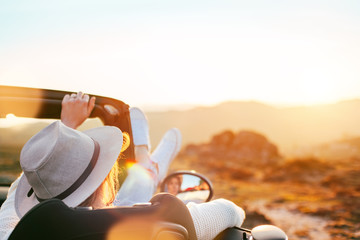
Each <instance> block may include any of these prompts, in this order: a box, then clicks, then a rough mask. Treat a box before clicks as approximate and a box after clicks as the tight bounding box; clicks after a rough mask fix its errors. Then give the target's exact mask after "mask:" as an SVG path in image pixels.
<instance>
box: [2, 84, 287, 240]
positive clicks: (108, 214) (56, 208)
mask: <svg viewBox="0 0 360 240" xmlns="http://www.w3.org/2000/svg"><path fill="white" fill-rule="evenodd" d="M69 93H73V92H67V91H57V90H49V89H35V88H25V87H11V86H1V85H0V207H1V204H2V203H3V202H4V201H5V199H6V196H7V192H8V189H9V186H10V184H11V183H12V182H13V181H14V180H15V179H16V178H17V177H18V176H19V174H20V173H21V168H20V164H19V159H20V152H21V149H22V147H23V145H24V144H25V143H26V142H27V141H28V140H29V139H30V138H31V137H32V136H33V135H34V134H36V133H37V132H39V131H40V130H41V129H42V128H44V127H46V126H47V125H48V124H50V123H51V122H53V121H55V120H56V119H59V118H60V113H61V102H62V99H63V97H64V95H66V94H69ZM101 125H110V126H115V127H118V128H120V129H121V130H122V132H127V133H128V135H129V137H130V145H129V147H128V148H127V150H126V151H125V152H124V157H123V158H121V159H120V160H119V161H120V162H119V165H120V167H121V168H122V170H123V171H122V172H123V173H124V174H122V175H121V176H119V179H120V182H122V181H124V180H125V177H126V165H127V164H126V163H127V162H133V161H134V159H135V157H134V144H133V141H132V130H131V122H130V114H129V105H127V104H126V103H124V102H122V101H120V100H116V99H113V98H108V97H102V96H96V102H95V108H94V110H93V111H92V114H91V116H90V118H89V119H87V120H86V121H85V122H84V123H83V124H82V125H81V126H80V127H79V130H85V129H88V128H93V127H97V126H101ZM179 176H180V178H181V179H182V180H183V181H182V182H183V183H184V187H183V188H182V192H181V193H179V194H177V195H176V196H177V197H174V196H173V195H171V194H168V193H164V194H159V195H156V196H154V197H153V199H152V200H151V203H150V205H149V204H143V205H142V204H137V205H134V206H133V207H124V208H121V207H120V208H119V207H118V208H113V209H97V210H88V209H82V208H69V207H67V206H66V205H65V204H64V203H63V202H62V201H61V200H58V199H50V200H47V201H44V202H41V203H40V204H38V205H36V206H35V207H34V208H32V209H31V210H30V211H29V212H28V213H27V214H26V215H25V216H24V217H23V218H22V219H21V221H20V222H19V223H18V225H17V226H16V228H15V230H14V231H13V232H12V234H11V236H10V238H9V239H10V240H12V239H15V240H17V239H21V240H23V239H59V240H62V239H78V240H90V239H93V240H103V239H107V240H110V239H144V240H167V239H177V240H187V239H189V240H196V239H197V238H196V233H195V228H194V224H193V222H192V218H191V216H190V213H189V211H188V209H187V207H186V206H185V204H184V202H187V201H192V202H197V201H199V202H205V201H209V200H210V199H211V197H212V196H213V189H212V185H211V182H210V181H209V180H208V179H206V177H204V176H202V175H200V174H197V173H194V172H182V171H181V172H176V173H173V174H170V175H169V176H168V177H167V178H166V179H165V180H164V182H163V183H162V186H161V191H167V190H166V188H167V187H168V183H170V181H171V179H173V178H174V177H175V178H176V177H179ZM204 182H205V183H206V184H205V185H203V183H204ZM185 183H186V184H185ZM189 184H190V185H189ZM168 192H169V193H170V191H168ZM160 203H161V204H160ZM86 210H87V211H86ZM128 214H129V215H128ZM135 215H136V216H138V218H136V219H137V220H139V219H140V220H141V219H142V221H140V222H139V221H136V223H135V224H134V221H133V220H134V219H135V218H132V217H133V216H135ZM127 216H132V217H130V218H129V217H127ZM146 219H147V220H146ZM127 220H132V221H130V222H129V221H127ZM231 239H237V240H242V239H255V240H267V239H281V240H283V239H287V237H286V235H285V233H284V232H283V231H282V230H280V229H278V228H276V227H274V226H267V225H265V226H260V227H257V228H254V229H253V230H248V229H243V228H236V227H234V228H229V229H226V230H225V231H223V232H222V233H220V234H219V235H218V236H217V237H216V238H215V240H231Z"/></svg>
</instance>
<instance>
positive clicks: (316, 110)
mask: <svg viewBox="0 0 360 240" xmlns="http://www.w3.org/2000/svg"><path fill="white" fill-rule="evenodd" d="M146 114H147V116H148V119H149V124H150V136H151V140H152V142H153V145H154V146H156V144H157V143H158V142H159V141H160V139H161V136H162V135H163V134H164V133H165V132H166V130H167V129H169V128H171V127H177V128H179V129H180V130H181V132H182V134H183V145H186V144H189V143H201V142H207V141H210V138H211V137H212V136H213V135H214V134H216V133H218V132H222V131H224V130H233V131H239V130H252V131H256V132H259V133H262V134H264V135H265V136H266V137H267V138H268V139H269V140H270V141H272V142H273V143H275V144H276V145H277V146H279V148H280V152H289V151H292V150H295V149H297V148H298V147H303V146H310V145H314V144H321V143H325V142H329V141H334V140H339V139H343V138H346V137H354V136H360V100H350V101H343V102H339V103H336V104H327V105H316V106H304V107H289V108H276V107H272V106H269V105H265V104H262V103H258V102H224V103H222V104H219V105H216V106H213V107H197V108H194V109H191V110H187V111H168V112H147V113H146Z"/></svg>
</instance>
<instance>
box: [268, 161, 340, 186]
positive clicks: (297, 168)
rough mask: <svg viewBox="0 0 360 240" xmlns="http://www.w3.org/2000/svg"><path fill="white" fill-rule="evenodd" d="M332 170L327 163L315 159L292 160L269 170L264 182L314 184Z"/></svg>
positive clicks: (330, 165)
mask: <svg viewBox="0 0 360 240" xmlns="http://www.w3.org/2000/svg"><path fill="white" fill-rule="evenodd" d="M333 169H334V167H333V166H332V164H330V163H329V162H326V161H321V160H319V159H316V158H312V157H310V158H300V159H293V160H288V161H285V162H284V163H283V164H280V165H278V166H277V167H276V168H271V169H270V170H269V171H268V172H267V174H266V177H265V178H264V180H266V181H274V182H278V181H293V182H300V183H315V182H319V181H321V180H322V179H323V178H324V177H326V176H327V175H328V174H329V173H330V172H331V171H332V170H333Z"/></svg>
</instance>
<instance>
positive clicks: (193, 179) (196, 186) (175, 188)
mask: <svg viewBox="0 0 360 240" xmlns="http://www.w3.org/2000/svg"><path fill="white" fill-rule="evenodd" d="M160 191H161V192H168V193H170V194H173V195H174V196H176V197H178V198H179V199H180V200H182V201H183V202H184V203H185V204H186V203H188V202H195V203H202V202H208V201H210V200H211V198H212V196H213V195H214V190H213V187H212V184H211V182H210V180H208V179H207V178H206V177H205V176H203V175H201V174H199V173H197V172H195V171H177V172H174V173H171V174H169V175H168V176H167V177H166V178H165V179H164V181H163V182H162V183H161V186H160Z"/></svg>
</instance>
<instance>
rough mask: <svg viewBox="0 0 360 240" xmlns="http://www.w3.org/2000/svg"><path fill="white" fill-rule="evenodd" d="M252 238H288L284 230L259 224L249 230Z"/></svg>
mask: <svg viewBox="0 0 360 240" xmlns="http://www.w3.org/2000/svg"><path fill="white" fill-rule="evenodd" d="M251 235H252V237H253V239H254V240H288V237H287V236H286V234H285V232H284V231H283V230H281V229H280V228H278V227H275V226H273V225H260V226H257V227H255V228H253V229H252V230H251Z"/></svg>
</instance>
